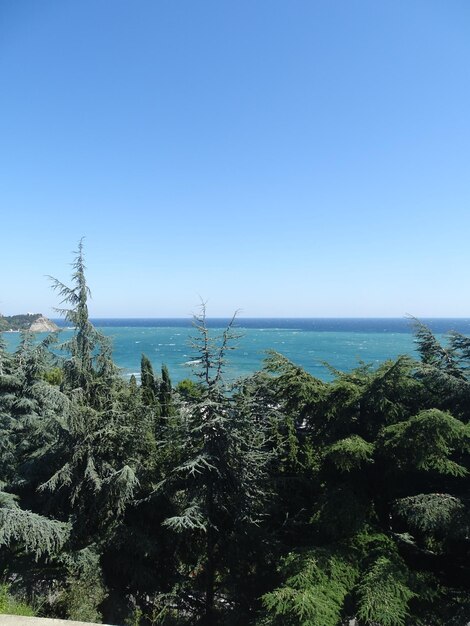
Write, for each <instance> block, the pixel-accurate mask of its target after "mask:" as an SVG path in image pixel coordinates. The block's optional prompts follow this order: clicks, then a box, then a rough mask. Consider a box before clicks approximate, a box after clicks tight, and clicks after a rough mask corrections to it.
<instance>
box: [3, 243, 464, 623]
mask: <svg viewBox="0 0 470 626" xmlns="http://www.w3.org/2000/svg"><path fill="white" fill-rule="evenodd" d="M53 285H54V287H55V288H56V289H57V290H58V292H59V294H60V297H61V299H62V306H64V307H66V308H64V309H62V313H63V314H64V315H65V316H66V318H67V320H68V321H69V323H70V324H71V325H72V326H73V327H74V328H75V332H74V335H73V337H72V339H71V340H70V341H68V342H66V343H60V339H58V338H57V337H55V336H52V335H51V336H50V337H48V338H47V339H46V340H44V341H42V342H41V343H39V344H38V343H37V342H36V341H35V340H34V339H33V337H32V336H31V334H29V333H28V332H24V333H23V335H22V339H21V342H20V345H19V348H18V349H17V351H16V352H15V353H14V354H10V353H8V352H7V351H6V348H5V345H4V343H3V342H2V341H1V337H0V435H1V436H0V472H1V475H0V569H1V572H2V580H1V581H0V612H2V611H3V612H7V611H10V612H26V613H28V612H29V613H31V612H34V611H36V612H40V613H41V614H42V615H46V616H53V617H65V618H75V619H81V620H90V621H101V620H103V621H107V622H109V623H122V624H124V623H127V624H142V625H144V624H148V625H150V624H162V625H168V626H170V625H172V626H183V625H188V626H189V625H190V624H191V625H192V624H201V625H202V624H204V625H205V626H217V625H228V626H230V625H231V624H232V625H240V626H241V625H248V624H252V625H253V626H268V625H272V626H291V625H292V626H294V625H296V626H297V625H298V626H341V625H342V624H348V623H349V620H355V623H356V624H358V625H359V626H462V625H463V624H466V623H467V622H468V621H470V560H469V557H470V539H469V527H470V487H469V477H468V473H469V470H470V425H469V415H470V339H468V338H467V337H465V336H463V335H460V334H457V333H451V334H450V335H449V337H448V341H447V343H446V345H441V343H439V341H438V340H437V339H436V338H435V337H434V335H433V334H432V333H431V331H430V330H429V329H428V328H426V327H425V326H423V325H422V324H420V323H419V322H417V321H415V325H416V328H415V332H416V341H417V344H418V348H419V353H420V360H419V361H417V360H414V359H411V358H410V357H407V356H402V357H399V358H397V359H396V360H394V361H387V362H385V363H383V364H381V365H380V366H379V367H377V368H373V367H370V366H368V365H364V364H361V365H360V366H359V367H358V368H357V369H355V370H354V371H352V372H348V373H344V372H339V371H334V372H333V374H334V378H333V380H332V381H331V382H328V383H326V382H323V381H321V380H318V379H316V378H314V377H313V376H311V375H310V374H308V373H307V372H306V371H304V370H302V369H301V368H299V367H298V366H297V365H295V364H294V363H291V362H290V361H289V360H288V359H286V358H285V357H283V356H282V355H279V354H277V353H271V354H269V355H268V357H267V359H266V365H265V368H264V370H263V371H261V372H257V373H256V374H254V375H252V376H250V377H247V378H245V379H243V380H239V381H237V382H236V383H230V384H229V383H227V382H226V381H225V380H224V364H225V359H226V357H227V354H228V353H229V350H230V349H232V348H233V347H234V344H233V341H234V339H235V338H236V330H235V325H234V322H235V320H233V322H232V324H230V325H229V327H228V328H227V329H226V331H225V332H224V333H222V335H221V336H219V337H214V336H212V334H211V333H210V332H209V329H208V328H207V324H206V318H205V310H204V308H203V309H202V311H201V314H200V315H199V316H197V317H196V318H195V330H194V344H193V349H194V350H195V353H196V356H197V359H195V360H196V361H197V363H196V371H195V380H187V381H183V382H182V383H180V384H179V385H177V386H176V387H173V385H172V383H171V379H170V373H169V372H168V369H167V368H166V367H165V365H162V367H161V374H160V375H156V374H155V373H154V369H153V366H152V363H151V362H150V360H149V359H148V358H147V357H146V356H145V355H142V361H141V375H140V378H138V379H136V378H135V377H132V378H131V379H130V380H129V381H127V380H125V379H124V378H123V377H122V376H121V375H120V373H119V371H118V369H117V368H116V366H115V365H114V363H113V361H112V352H111V346H110V345H109V343H108V342H107V340H106V339H105V337H103V336H102V335H101V334H100V333H99V332H98V331H97V330H96V329H95V328H94V327H93V325H92V324H91V322H90V320H89V318H88V304H87V302H88V297H89V290H88V286H87V282H86V277H85V264H84V256H83V246H82V243H81V242H80V245H79V249H78V252H77V254H76V258H75V260H74V263H73V274H72V283H71V286H67V285H65V284H64V283H61V282H59V281H57V280H55V279H54V283H53ZM58 354H59V356H57V355H58Z"/></svg>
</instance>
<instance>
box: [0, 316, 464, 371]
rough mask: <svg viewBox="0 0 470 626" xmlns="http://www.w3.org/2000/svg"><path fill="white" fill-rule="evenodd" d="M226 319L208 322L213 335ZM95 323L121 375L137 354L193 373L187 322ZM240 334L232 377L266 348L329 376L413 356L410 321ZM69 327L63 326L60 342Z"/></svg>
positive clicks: (333, 323) (308, 325) (287, 324)
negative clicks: (362, 364) (331, 368)
mask: <svg viewBox="0 0 470 626" xmlns="http://www.w3.org/2000/svg"><path fill="white" fill-rule="evenodd" d="M224 323H225V320H209V326H211V333H212V335H213V336H217V335H218V334H220V332H221V329H223V327H224ZM426 323H429V325H430V326H431V327H432V328H433V330H434V331H435V332H436V334H437V335H438V336H440V335H441V333H442V332H444V331H446V330H450V329H455V330H458V331H460V332H463V333H465V334H469V333H470V320H462V319H460V320H426ZM95 325H96V326H97V327H98V328H100V330H101V331H102V332H103V333H104V334H105V335H107V336H108V337H110V338H111V339H112V342H113V357H114V360H115V362H116V363H117V365H118V366H119V367H121V368H122V370H123V374H124V375H126V376H129V375H130V374H138V373H139V369H140V358H141V354H142V353H144V354H146V355H147V356H148V357H149V358H150V360H151V361H152V364H153V366H154V368H155V370H157V371H158V370H159V368H160V366H161V364H162V363H165V364H166V365H167V366H168V368H169V370H170V374H171V376H172V379H173V380H174V381H175V382H177V381H179V380H182V379H183V378H187V377H191V376H192V372H193V367H194V366H191V361H195V360H196V359H197V358H198V355H197V353H196V352H195V351H194V349H193V348H192V347H191V345H190V343H191V337H194V335H195V331H194V329H193V328H192V326H191V323H190V321H188V320H180V319H178V320H114V319H108V320H95ZM237 332H239V333H240V334H242V336H241V337H240V338H239V339H237V340H236V341H235V342H234V344H233V345H235V346H236V350H233V351H230V352H229V353H228V359H227V360H228V363H227V368H226V374H227V377H229V378H236V377H238V376H244V375H248V374H251V373H252V372H254V371H256V370H258V369H260V368H261V367H262V365H263V360H264V358H265V356H266V351H267V350H275V351H277V352H280V353H281V354H283V355H285V356H286V357H287V358H289V359H290V360H292V361H294V362H295V363H297V364H299V365H301V366H302V367H304V368H305V369H306V370H307V371H309V372H310V373H311V374H313V375H315V376H317V377H319V378H322V379H324V380H327V379H329V378H330V374H329V371H328V369H327V368H326V367H325V365H324V362H328V363H330V364H331V365H332V366H334V367H335V368H337V369H339V370H343V371H349V370H351V369H352V368H354V367H355V366H357V365H358V363H359V362H360V361H363V362H366V363H372V364H373V365H378V364H380V363H381V362H383V361H385V360H387V359H389V358H395V357H397V356H398V355H400V354H411V355H415V356H416V352H415V343H414V339H413V334H412V329H411V327H410V324H409V321H408V320H405V319H397V320H390V319H387V320H370V319H367V320H366V319H364V320H357V319H356V320H297V319H292V320H287V319H282V320H272V319H270V320H239V322H238V328H237ZM71 333H72V331H71V330H66V329H64V330H62V332H61V333H60V335H61V337H62V339H63V340H65V339H66V338H67V337H69V336H70V334H71ZM3 336H4V338H5V339H6V341H7V344H8V347H9V349H11V350H13V349H14V348H15V347H16V345H17V344H18V340H19V335H18V333H4V335H3Z"/></svg>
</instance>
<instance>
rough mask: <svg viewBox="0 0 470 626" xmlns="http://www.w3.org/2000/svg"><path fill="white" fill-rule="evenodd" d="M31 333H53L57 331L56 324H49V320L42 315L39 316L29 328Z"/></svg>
mask: <svg viewBox="0 0 470 626" xmlns="http://www.w3.org/2000/svg"><path fill="white" fill-rule="evenodd" d="M29 330H31V331H32V332H33V333H54V332H55V331H56V330H59V327H58V326H57V324H54V322H51V320H49V319H47V317H44V315H40V316H39V317H38V318H37V319H36V320H35V321H34V322H33V323H32V324H31V326H30V327H29Z"/></svg>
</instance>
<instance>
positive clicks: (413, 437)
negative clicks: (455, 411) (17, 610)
mask: <svg viewBox="0 0 470 626" xmlns="http://www.w3.org/2000/svg"><path fill="white" fill-rule="evenodd" d="M469 434H470V433H469V431H468V428H467V427H466V426H465V424H463V423H462V422H461V421H459V420H457V419H456V418H454V417H452V415H450V414H449V413H446V412H443V411H439V410H438V409H429V410H426V411H421V412H420V413H418V415H415V416H413V417H411V418H410V419H409V420H407V421H406V422H399V423H398V424H394V425H393V426H388V427H387V428H385V429H384V430H383V433H382V437H381V448H382V451H383V453H384V454H385V455H387V457H389V458H393V459H394V460H395V461H396V462H397V463H398V466H399V467H401V468H403V469H405V468H407V467H415V468H416V469H419V470H424V471H435V472H439V473H441V474H447V475H450V476H465V475H466V474H467V473H468V470H467V469H466V468H465V467H464V466H463V465H461V464H459V463H457V462H456V461H454V460H453V459H452V458H451V457H452V456H453V454H454V453H457V454H458V452H460V453H462V452H463V451H465V450H468V446H469V441H470V440H469Z"/></svg>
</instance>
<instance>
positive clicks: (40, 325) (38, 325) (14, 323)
mask: <svg viewBox="0 0 470 626" xmlns="http://www.w3.org/2000/svg"><path fill="white" fill-rule="evenodd" d="M58 329H59V327H58V326H57V325H56V324H54V322H51V320H49V319H47V317H44V315H42V314H41V313H27V314H26V315H10V316H3V315H0V332H4V331H19V330H31V331H33V332H37V333H45V332H54V331H56V330H58Z"/></svg>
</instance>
